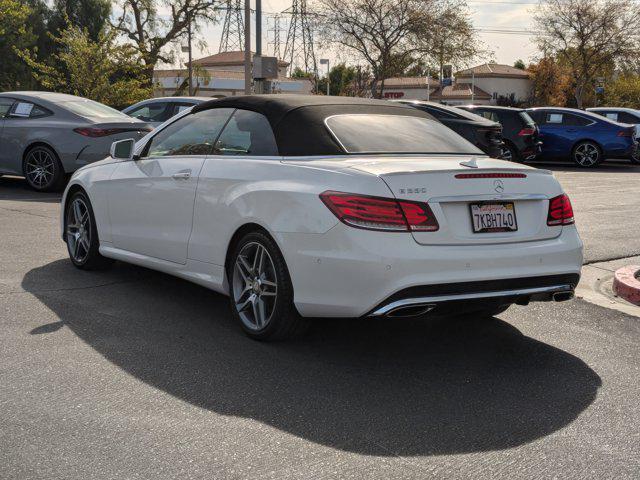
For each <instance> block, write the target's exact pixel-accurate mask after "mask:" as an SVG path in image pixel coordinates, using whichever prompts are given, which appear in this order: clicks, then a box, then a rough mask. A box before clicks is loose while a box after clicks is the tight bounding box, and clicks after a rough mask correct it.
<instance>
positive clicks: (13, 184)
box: [0, 176, 62, 203]
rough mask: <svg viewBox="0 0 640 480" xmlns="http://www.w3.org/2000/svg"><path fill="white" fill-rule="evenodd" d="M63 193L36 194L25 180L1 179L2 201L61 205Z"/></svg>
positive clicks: (16, 178)
mask: <svg viewBox="0 0 640 480" xmlns="http://www.w3.org/2000/svg"><path fill="white" fill-rule="evenodd" d="M61 198H62V193H61V192H36V191H35V190H33V189H31V188H29V185H27V182H26V180H25V179H24V178H19V177H6V176H2V177H0V201H2V200H15V201H20V202H41V203H60V200H61Z"/></svg>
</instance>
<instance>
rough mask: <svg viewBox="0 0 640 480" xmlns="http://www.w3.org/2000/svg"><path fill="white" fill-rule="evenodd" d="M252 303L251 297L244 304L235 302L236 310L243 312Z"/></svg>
mask: <svg viewBox="0 0 640 480" xmlns="http://www.w3.org/2000/svg"><path fill="white" fill-rule="evenodd" d="M238 300H240V299H238ZM252 302H253V295H249V296H248V297H247V299H246V300H245V301H244V302H236V308H237V309H238V312H242V311H244V309H245V308H247V307H248V306H249V305H250V304H252Z"/></svg>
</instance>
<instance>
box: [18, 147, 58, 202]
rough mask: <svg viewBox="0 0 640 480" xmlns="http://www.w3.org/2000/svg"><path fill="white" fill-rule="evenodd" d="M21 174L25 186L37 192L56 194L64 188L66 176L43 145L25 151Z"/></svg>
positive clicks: (54, 157) (51, 153)
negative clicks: (25, 182) (25, 183)
mask: <svg viewBox="0 0 640 480" xmlns="http://www.w3.org/2000/svg"><path fill="white" fill-rule="evenodd" d="M22 173H23V175H24V178H25V179H26V181H27V184H28V185H29V186H30V187H31V188H32V189H33V190H36V191H38V192H57V191H60V190H62V189H63V188H64V182H65V180H66V176H65V173H64V169H63V168H62V164H61V163H60V159H59V158H58V156H57V155H56V153H55V152H54V151H53V150H51V149H50V148H49V147H45V146H44V145H37V146H35V147H32V148H30V149H29V150H27V152H26V153H25V156H24V161H23V162H22Z"/></svg>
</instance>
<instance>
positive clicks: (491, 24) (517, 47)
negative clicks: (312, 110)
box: [161, 0, 536, 68]
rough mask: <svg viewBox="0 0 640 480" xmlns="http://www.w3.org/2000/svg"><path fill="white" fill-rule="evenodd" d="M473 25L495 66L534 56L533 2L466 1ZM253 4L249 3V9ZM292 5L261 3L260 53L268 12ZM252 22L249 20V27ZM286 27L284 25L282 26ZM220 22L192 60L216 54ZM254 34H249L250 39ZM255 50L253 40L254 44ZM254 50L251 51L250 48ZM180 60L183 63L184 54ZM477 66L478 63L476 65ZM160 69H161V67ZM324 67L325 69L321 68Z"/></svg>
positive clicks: (267, 43)
mask: <svg viewBox="0 0 640 480" xmlns="http://www.w3.org/2000/svg"><path fill="white" fill-rule="evenodd" d="M467 3H468V6H469V9H470V11H471V15H472V21H473V24H474V26H475V27H476V28H477V29H478V35H479V38H480V39H481V41H483V42H484V43H485V45H486V46H487V47H488V49H489V50H491V51H493V53H494V56H493V59H494V60H495V61H496V62H498V63H504V64H508V65H512V64H513V63H514V62H515V61H516V60H518V59H522V60H524V61H525V63H528V62H529V61H532V60H533V59H534V57H535V55H536V48H535V45H534V44H533V39H532V38H531V36H530V35H529V34H528V33H526V32H528V31H530V30H532V29H533V9H534V8H535V5H536V3H535V0H467ZM253 5H255V2H254V1H252V6H253ZM290 6H291V0H263V1H262V8H263V11H264V18H263V27H262V29H263V35H262V37H263V54H267V55H268V54H272V51H271V48H272V45H271V42H273V32H270V30H271V29H272V28H273V18H272V16H271V15H270V14H271V13H276V12H281V11H283V10H285V9H287V8H289V7H290ZM254 21H255V20H254V19H253V18H252V24H253V22H254ZM285 27H286V24H285ZM221 34H222V22H220V23H219V24H217V25H207V26H205V27H204V28H203V29H202V30H201V32H200V33H199V36H198V38H199V40H201V41H204V43H205V45H204V46H194V58H200V57H203V56H206V55H211V54H214V53H217V52H218V48H219V44H220V37H221ZM254 35H255V31H252V37H253V36H254ZM285 39H286V28H284V29H283V31H282V32H281V42H282V49H283V50H284V42H285ZM252 45H254V48H255V38H254V39H253V43H252ZM252 49H253V48H252ZM316 55H317V58H329V59H330V60H331V62H332V64H335V62H336V61H341V60H346V61H349V60H351V59H350V58H349V57H348V56H345V55H343V54H339V53H337V52H335V51H333V50H331V49H330V48H327V47H324V48H323V47H322V46H320V47H319V48H318V51H317V52H316ZM182 61H186V54H183V58H182ZM477 63H480V62H477ZM161 68H162V67H161ZM322 68H324V67H322Z"/></svg>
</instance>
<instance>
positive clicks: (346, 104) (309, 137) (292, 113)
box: [192, 95, 433, 156]
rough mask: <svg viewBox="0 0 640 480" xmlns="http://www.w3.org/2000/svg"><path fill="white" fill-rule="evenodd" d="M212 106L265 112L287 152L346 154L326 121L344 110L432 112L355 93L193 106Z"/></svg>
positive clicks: (247, 98) (243, 98) (254, 98)
mask: <svg viewBox="0 0 640 480" xmlns="http://www.w3.org/2000/svg"><path fill="white" fill-rule="evenodd" d="M210 108H240V109H243V110H251V111H254V112H258V113H261V114H262V115H264V116H265V117H266V118H267V120H268V121H269V124H270V125H271V128H272V129H273V134H274V136H275V138H276V143H277V144H278V151H279V153H280V155H283V156H307V155H343V154H344V153H345V152H344V150H343V149H342V148H341V147H340V145H339V144H338V142H336V140H335V139H334V137H333V135H331V132H329V129H328V128H327V127H326V125H325V123H324V121H325V119H326V118H327V117H330V116H332V115H341V114H348V113H352V114H383V115H404V116H411V117H422V118H428V119H431V120H433V117H431V116H430V115H429V114H427V113H425V112H421V111H420V110H416V109H415V108H411V107H408V106H406V105H402V104H400V103H392V102H387V101H385V100H370V99H365V98H355V97H331V96H320V95H247V96H238V97H227V98H222V99H219V100H211V101H208V102H205V103H201V104H200V105H196V106H195V107H193V110H192V111H193V112H194V113H195V112H199V111H202V110H207V109H210Z"/></svg>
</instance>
